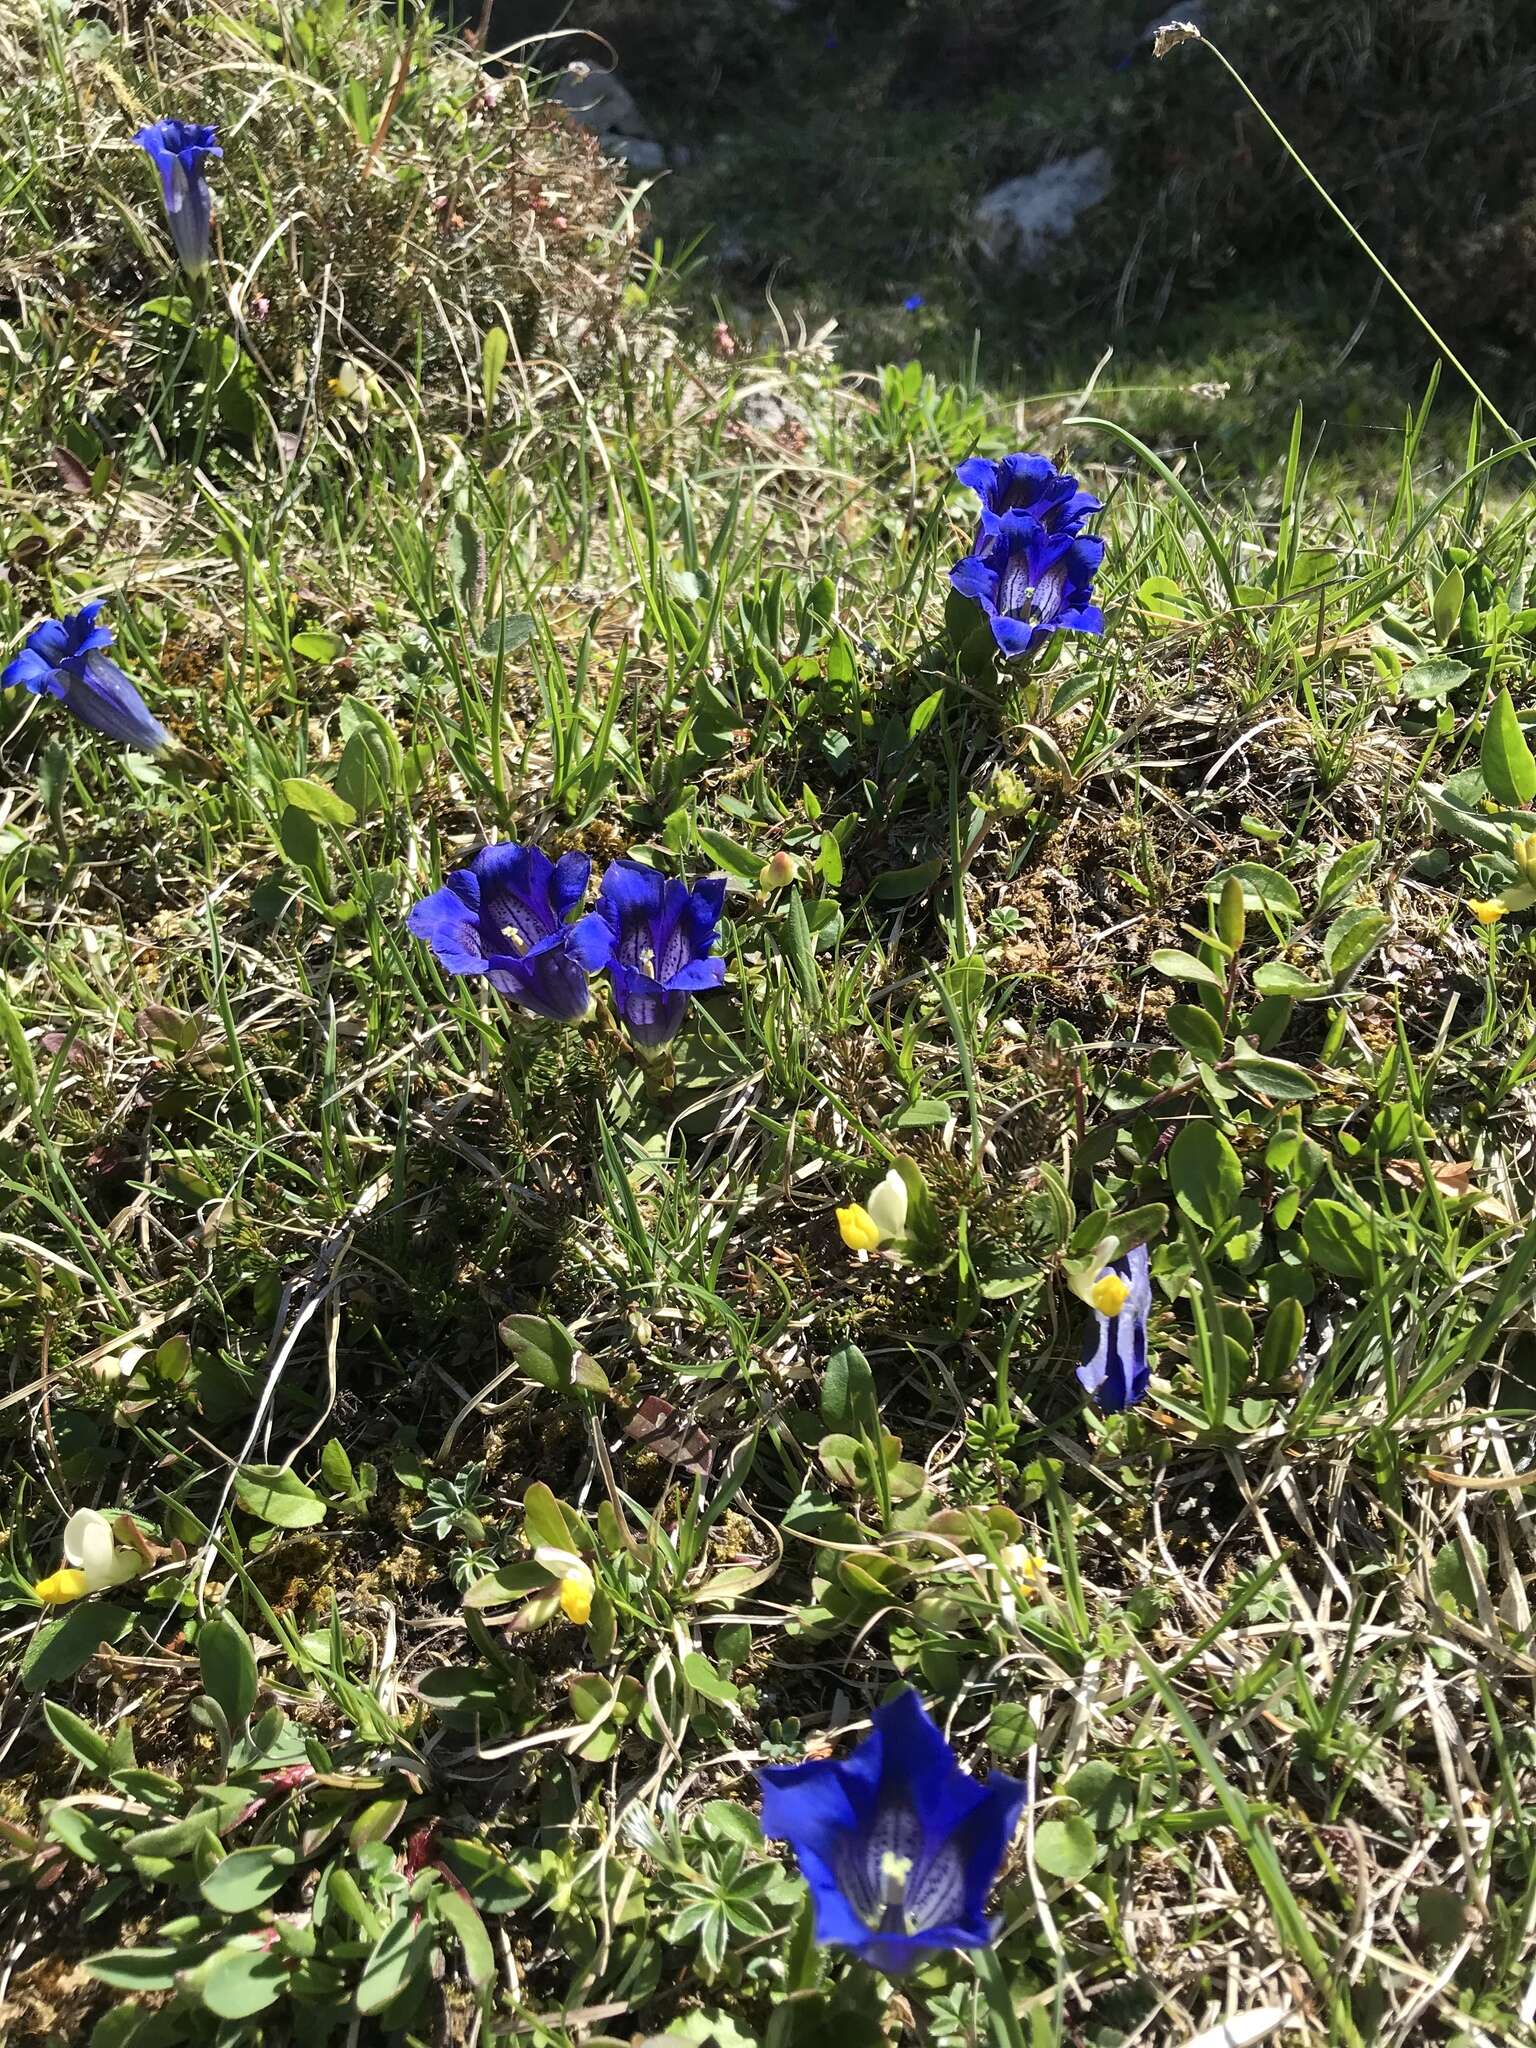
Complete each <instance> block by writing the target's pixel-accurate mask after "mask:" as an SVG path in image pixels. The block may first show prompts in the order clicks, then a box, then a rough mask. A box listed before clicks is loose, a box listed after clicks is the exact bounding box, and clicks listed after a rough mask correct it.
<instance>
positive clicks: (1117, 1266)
mask: <svg viewBox="0 0 1536 2048" xmlns="http://www.w3.org/2000/svg"><path fill="white" fill-rule="evenodd" d="M1084 1298H1085V1299H1086V1300H1087V1301H1088V1303H1089V1304H1090V1306H1091V1307H1092V1309H1093V1313H1094V1320H1093V1322H1092V1323H1091V1324H1090V1325H1089V1327H1088V1334H1087V1338H1086V1340H1085V1342H1084V1344H1083V1362H1082V1364H1081V1365H1080V1366H1079V1367H1078V1368H1077V1379H1078V1384H1079V1385H1080V1386H1081V1387H1082V1389H1083V1391H1084V1393H1087V1394H1091V1395H1092V1396H1093V1398H1094V1400H1095V1401H1097V1402H1098V1404H1099V1406H1100V1407H1101V1408H1102V1409H1103V1410H1104V1413H1105V1414H1106V1415H1120V1414H1123V1413H1124V1411H1125V1410H1126V1409H1127V1408H1133V1407H1135V1405H1136V1403H1137V1402H1138V1401H1139V1400H1141V1399H1142V1398H1143V1396H1144V1395H1145V1394H1146V1391H1147V1387H1148V1385H1149V1384H1150V1382H1151V1366H1150V1364H1149V1363H1148V1359H1147V1317H1148V1315H1149V1314H1150V1313H1151V1310H1152V1267H1151V1261H1150V1260H1149V1259H1148V1256H1147V1248H1146V1246H1145V1245H1144V1244H1139V1245H1137V1246H1135V1248H1134V1249H1133V1250H1131V1251H1128V1252H1127V1253H1126V1255H1125V1257H1124V1258H1123V1259H1115V1260H1113V1261H1112V1262H1111V1263H1110V1264H1109V1265H1107V1266H1106V1267H1105V1268H1104V1269H1103V1271H1102V1272H1101V1273H1100V1274H1099V1275H1098V1276H1097V1278H1096V1279H1095V1280H1094V1281H1093V1282H1092V1284H1091V1286H1089V1287H1088V1288H1087V1290H1086V1292H1085V1296H1084Z"/></svg>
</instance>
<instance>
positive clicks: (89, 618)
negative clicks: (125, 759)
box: [0, 604, 171, 754]
mask: <svg viewBox="0 0 1536 2048" xmlns="http://www.w3.org/2000/svg"><path fill="white" fill-rule="evenodd" d="M100 614H101V606H100V605H99V604H88V605H83V606H82V607H81V608H80V610H79V611H77V612H71V613H70V614H69V615H68V617H67V618H63V619H46V620H45V621H44V622H43V624H42V625H40V626H38V627H37V628H36V629H35V630H34V631H33V632H31V633H29V634H28V635H27V639H26V643H25V645H24V646H23V647H22V650H21V652H20V653H19V654H18V655H16V656H14V657H13V658H12V660H11V661H9V662H8V663H7V664H6V666H5V668H4V669H3V670H0V689H3V688H7V687H9V686H10V685H12V684H14V683H22V684H24V685H25V686H26V688H27V689H29V690H31V691H32V693H33V694H34V696H45V697H57V698H59V699H60V700H61V701H62V702H63V703H64V704H66V705H67V706H68V707H69V709H70V710H71V711H73V713H74V714H75V716H76V718H78V719H79V720H80V721H81V723H82V724H83V725H88V726H90V727H91V728H92V729H93V730H94V731H96V732H103V733H105V734H106V735H107V738H108V739H112V740H120V741H121V742H122V744H123V745H124V746H125V747H137V748H138V750H139V751H140V753H144V754H158V753H159V752H160V750H161V749H162V748H163V747H168V746H169V745H170V744H171V736H170V734H169V733H168V732H167V731H166V729H165V727H164V726H163V725H162V724H161V723H160V721H159V719H158V718H156V717H154V716H153V714H152V713H151V711H150V709H149V706H148V705H147V704H146V703H145V702H144V699H143V698H142V697H141V696H140V695H139V693H138V691H137V690H136V689H135V688H134V687H133V685H132V683H130V682H129V680H128V678H127V677H126V676H125V675H124V674H123V672H122V670H121V669H120V668H119V667H118V665H117V663H116V662H115V661H112V660H110V659H109V657H108V656H107V654H106V652H105V650H106V649H107V648H108V647H110V646H111V645H112V628H111V627H110V626H100V625H98V624H97V623H96V622H97V619H98V618H99V617H100Z"/></svg>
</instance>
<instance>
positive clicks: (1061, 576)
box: [949, 454, 1104, 660]
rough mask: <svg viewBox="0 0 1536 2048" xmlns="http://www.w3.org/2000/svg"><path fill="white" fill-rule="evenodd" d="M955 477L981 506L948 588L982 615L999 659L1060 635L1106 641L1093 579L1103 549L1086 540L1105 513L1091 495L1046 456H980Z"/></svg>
mask: <svg viewBox="0 0 1536 2048" xmlns="http://www.w3.org/2000/svg"><path fill="white" fill-rule="evenodd" d="M955 474H956V476H957V477H958V478H959V480H960V482H961V483H963V484H964V485H965V486H966V488H967V489H968V490H972V491H974V492H975V493H976V495H977V497H978V498H980V500H981V517H980V523H979V525H978V527H977V531H976V539H975V542H974V543H973V545H972V549H971V552H970V554H968V555H967V556H966V557H965V559H964V560H963V561H960V562H957V563H956V564H955V566H954V567H953V568H952V569H951V570H950V572H949V580H950V583H951V585H952V587H953V589H954V591H955V593H956V595H957V596H959V597H961V598H968V599H969V600H970V601H971V602H972V603H973V604H975V605H977V606H978V607H979V608H980V610H981V612H982V615H983V616H984V618H985V620H986V623H987V625H988V627H989V628H990V630H991V634H992V639H993V642H994V643H995V645H996V647H997V649H998V651H999V653H1001V654H1003V655H1004V656H1005V657H1007V658H1008V659H1009V660H1012V659H1014V658H1016V657H1017V656H1019V655H1024V654H1029V653H1031V652H1033V650H1034V649H1035V648H1036V647H1038V646H1039V645H1040V643H1041V642H1042V641H1044V640H1048V639H1049V638H1050V637H1051V635H1052V634H1053V633H1057V632H1063V631H1065V632H1073V633H1102V632H1103V630H1104V614H1103V612H1102V611H1101V610H1100V608H1099V606H1098V605H1097V604H1096V603H1095V602H1094V595H1093V579H1094V576H1095V575H1096V574H1097V572H1098V569H1099V565H1100V563H1101V562H1102V561H1103V559H1104V543H1103V541H1102V540H1100V539H1099V538H1098V536H1097V535H1096V534H1090V533H1084V532H1083V525H1084V522H1085V521H1086V520H1087V519H1089V518H1091V517H1092V515H1093V514H1094V513H1095V512H1098V511H1101V510H1102V509H1103V507H1102V506H1101V504H1100V501H1099V500H1098V499H1097V498H1096V497H1094V496H1093V494H1092V492H1090V491H1085V490H1083V489H1082V488H1081V486H1080V485H1079V483H1078V481H1077V478H1076V477H1075V476H1072V475H1070V474H1068V473H1067V472H1066V471H1063V470H1059V469H1057V467H1056V465H1055V464H1054V463H1053V462H1051V461H1049V460H1048V459H1047V458H1046V457H1045V456H1043V455H1023V454H1020V455H1005V456H1004V457H1003V458H1002V460H1001V461H999V462H988V461H986V460H985V459H984V458H982V457H980V456H976V457H973V458H972V459H971V460H970V461H969V462H962V463H961V465H960V467H959V468H958V469H957V470H956V472H955Z"/></svg>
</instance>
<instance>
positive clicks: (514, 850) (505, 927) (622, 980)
mask: <svg viewBox="0 0 1536 2048" xmlns="http://www.w3.org/2000/svg"><path fill="white" fill-rule="evenodd" d="M591 871H592V863H591V862H590V861H589V860H588V858H587V856H586V855H585V854H584V853H566V854H562V855H561V857H560V859H559V860H558V861H552V860H551V859H550V858H549V856H548V854H546V853H545V852H544V851H543V850H542V849H541V848H540V847H537V846H518V845H492V846H486V847H483V848H482V849H481V851H480V852H479V853H477V854H476V855H475V857H474V859H473V860H472V861H471V862H470V863H469V865H468V866H467V867H463V868H458V869H456V870H455V871H454V873H452V874H451V875H449V877H448V879H447V881H446V882H445V883H444V885H443V887H442V888H441V889H438V890H436V891H434V893H433V894H432V895H430V896H428V897H425V898H424V899H423V900H422V901H421V902H420V903H418V904H417V905H416V906H415V908H414V909H413V910H412V911H411V913H410V916H409V917H408V919H407V920H406V922H407V924H408V926H409V928H410V930H411V931H412V932H413V933H414V934H415V936H416V937H417V938H418V939H422V940H424V941H425V942H426V944H427V945H429V946H430V947H431V948H432V951H433V952H434V953H435V954H436V955H437V958H438V961H439V963H440V964H441V965H442V966H443V967H445V968H446V969H447V970H448V972H449V973H450V974H469V975H484V976H485V977H486V979H487V980H488V981H489V982H490V984H491V986H492V988H494V989H496V990H498V991H499V993H500V994H502V995H504V996H507V997H509V998H510V999H511V1001H513V1002H514V1003H516V1004H517V1005H518V1006H519V1007H520V1008H521V1009H524V1010H527V1011H529V1012H531V1014H532V1015H534V1016H536V1017H543V1018H546V1019H548V1020H549V1021H550V1022H551V1023H555V1024H578V1023H580V1022H581V1021H582V1020H583V1019H584V1018H586V1017H589V1016H590V1015H591V1014H592V1011H593V1009H594V1007H595V1002H594V997H593V991H592V985H591V977H592V976H593V975H595V974H601V973H606V974H607V976H608V981H609V986H610V988H611V990H612V992H613V1002H614V1008H615V1009H616V1010H617V1012H618V1014H619V1016H620V1017H621V1018H622V1019H623V1021H624V1023H625V1025H626V1026H627V1027H628V1030H629V1034H630V1038H631V1040H632V1041H633V1043H634V1045H635V1046H636V1048H637V1050H639V1051H640V1052H642V1053H652V1052H657V1051H660V1050H661V1049H662V1048H663V1047H665V1046H667V1045H669V1044H670V1043H671V1041H672V1040H673V1039H674V1038H675V1037H676V1036H677V1033H678V1031H679V1030H680V1029H681V1028H682V1023H683V1017H684V1015H685V1013H686V1011H687V1007H688V998H689V996H690V995H692V994H699V993H702V992H704V991H705V990H708V989H713V988H718V987H719V986H720V984H721V982H722V981H723V980H724V979H725V962H724V961H723V960H720V959H718V958H716V957H715V954H714V948H715V946H716V944H717V943H718V940H719V926H720V915H721V911H722V910H723V908H724V905H725V880H724V877H723V876H719V875H713V876H709V877H706V879H705V880H703V881H701V882H696V883H694V884H693V885H692V887H690V886H689V885H688V884H687V883H686V882H679V881H674V880H669V879H668V878H667V877H666V876H665V875H660V874H658V873H657V872H656V870H655V869H654V868H648V867H646V866H645V865H644V864H643V863H642V862H640V861H637V860H630V859H627V858H626V859H623V860H617V861H615V862H614V863H613V864H612V866H611V867H610V868H609V869H608V871H607V872H606V874H605V875H604V876H603V880H602V884H601V886H600V888H599V890H598V895H597V905H596V908H595V909H593V910H591V911H589V912H588V913H587V914H586V915H585V916H581V917H573V915H572V913H573V912H574V911H576V910H577V909H578V908H579V906H580V905H581V904H582V902H583V901H584V900H585V898H586V893H587V883H588V880H589V878H590V876H591Z"/></svg>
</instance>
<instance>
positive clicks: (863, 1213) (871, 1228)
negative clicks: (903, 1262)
mask: <svg viewBox="0 0 1536 2048" xmlns="http://www.w3.org/2000/svg"><path fill="white" fill-rule="evenodd" d="M837 1227H838V1229H839V1230H840V1231H841V1232H842V1234H843V1243H844V1244H845V1245H847V1247H848V1249H849V1251H851V1252H873V1251H878V1250H879V1248H880V1226H879V1224H878V1223H876V1221H875V1219H874V1217H873V1216H871V1215H870V1213H869V1211H868V1210H867V1209H866V1208H865V1207H864V1205H863V1203H862V1202H850V1203H849V1205H848V1207H847V1208H846V1209H839V1210H838V1212H837Z"/></svg>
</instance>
